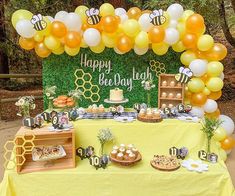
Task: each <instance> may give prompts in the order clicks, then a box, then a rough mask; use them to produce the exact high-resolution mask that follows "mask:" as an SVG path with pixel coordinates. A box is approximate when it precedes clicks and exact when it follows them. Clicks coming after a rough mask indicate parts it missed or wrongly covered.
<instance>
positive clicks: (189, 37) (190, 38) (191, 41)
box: [182, 33, 197, 48]
mask: <svg viewBox="0 0 235 196" xmlns="http://www.w3.org/2000/svg"><path fill="white" fill-rule="evenodd" d="M182 42H183V44H184V46H185V47H186V48H196V47H197V36H196V35H195V34H193V33H187V34H185V35H184V36H183V39H182Z"/></svg>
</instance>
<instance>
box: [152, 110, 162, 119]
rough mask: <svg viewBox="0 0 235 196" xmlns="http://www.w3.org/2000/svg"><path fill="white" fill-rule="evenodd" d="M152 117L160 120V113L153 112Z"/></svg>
mask: <svg viewBox="0 0 235 196" xmlns="http://www.w3.org/2000/svg"><path fill="white" fill-rule="evenodd" d="M153 117H154V118H160V117H161V115H160V112H159V111H158V110H154V111H153Z"/></svg>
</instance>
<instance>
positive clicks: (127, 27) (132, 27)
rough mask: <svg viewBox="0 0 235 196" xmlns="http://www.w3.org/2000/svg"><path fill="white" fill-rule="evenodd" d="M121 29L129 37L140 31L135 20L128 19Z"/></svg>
mask: <svg viewBox="0 0 235 196" xmlns="http://www.w3.org/2000/svg"><path fill="white" fill-rule="evenodd" d="M123 31H124V33H125V34H126V35H127V36H129V37H135V36H136V35H137V34H138V33H139V32H140V25H139V23H138V22H137V20H134V19H130V20H127V21H126V22H125V23H124V24H123Z"/></svg>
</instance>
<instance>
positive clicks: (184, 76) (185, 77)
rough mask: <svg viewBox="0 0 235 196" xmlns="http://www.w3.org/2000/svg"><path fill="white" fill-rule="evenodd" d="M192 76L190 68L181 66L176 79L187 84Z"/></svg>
mask: <svg viewBox="0 0 235 196" xmlns="http://www.w3.org/2000/svg"><path fill="white" fill-rule="evenodd" d="M192 76H193V72H192V71H191V70H190V69H189V68H184V67H180V68H179V73H178V74H176V75H175V79H176V81H177V82H180V83H185V84H187V83H188V82H189V80H190V79H191V77H192Z"/></svg>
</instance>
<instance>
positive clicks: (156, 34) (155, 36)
mask: <svg viewBox="0 0 235 196" xmlns="http://www.w3.org/2000/svg"><path fill="white" fill-rule="evenodd" d="M148 35H149V40H150V41H151V42H152V43H160V42H162V41H163V40H164V37H165V30H164V28H163V27H160V26H153V27H152V28H151V29H150V30H149V32H148Z"/></svg>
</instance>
